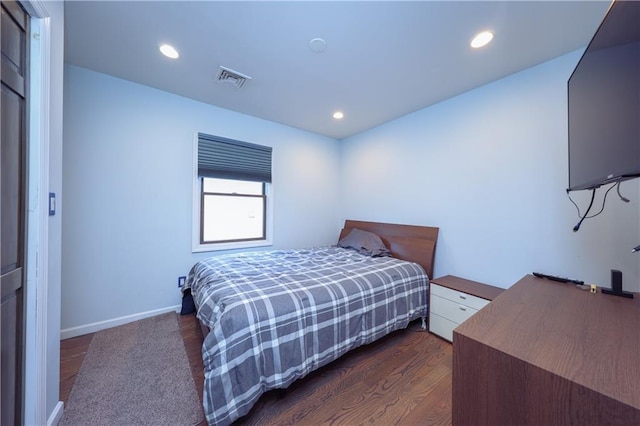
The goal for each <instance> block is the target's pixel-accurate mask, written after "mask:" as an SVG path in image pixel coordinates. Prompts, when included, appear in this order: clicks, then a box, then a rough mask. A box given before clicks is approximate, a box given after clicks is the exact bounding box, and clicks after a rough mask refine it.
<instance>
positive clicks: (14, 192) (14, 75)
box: [0, 0, 28, 426]
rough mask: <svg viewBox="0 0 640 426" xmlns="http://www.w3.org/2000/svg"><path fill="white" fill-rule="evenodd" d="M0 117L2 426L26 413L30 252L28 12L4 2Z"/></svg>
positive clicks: (0, 23) (19, 420) (18, 420)
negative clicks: (26, 309) (26, 306)
mask: <svg viewBox="0 0 640 426" xmlns="http://www.w3.org/2000/svg"><path fill="white" fill-rule="evenodd" d="M1 11H2V18H1V21H0V34H1V35H2V42H1V43H0V45H1V47H2V54H1V60H2V62H1V66H2V68H1V73H0V77H1V78H0V80H1V83H2V84H1V96H2V98H1V102H2V108H0V111H1V113H0V117H1V119H2V121H1V124H0V135H1V142H0V157H1V159H0V179H1V183H0V196H1V199H0V382H1V384H0V424H1V425H2V426H4V425H20V424H22V422H23V416H24V401H23V399H24V395H23V380H24V321H25V320H24V282H25V281H24V279H25V277H24V259H25V253H26V242H25V240H26V232H25V231H26V229H25V220H26V219H25V218H26V199H27V194H26V188H27V185H26V182H27V176H26V152H27V140H26V124H27V123H26V112H27V107H26V99H25V94H26V93H27V87H26V84H25V83H26V76H27V67H28V61H27V57H28V52H27V37H26V34H27V28H26V27H27V23H28V16H27V14H26V13H25V12H24V10H22V8H21V6H20V5H19V4H18V3H17V2H15V1H6V0H2V7H1Z"/></svg>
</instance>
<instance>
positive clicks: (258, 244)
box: [191, 240, 273, 253]
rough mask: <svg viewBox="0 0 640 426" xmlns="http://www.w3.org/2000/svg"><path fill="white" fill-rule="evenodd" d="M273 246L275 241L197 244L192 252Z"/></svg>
mask: <svg viewBox="0 0 640 426" xmlns="http://www.w3.org/2000/svg"><path fill="white" fill-rule="evenodd" d="M272 245H273V241H271V240H260V241H240V242H235V243H218V244H197V245H194V246H193V247H192V249H191V251H192V252H193V253H203V252H207V251H221V250H237V249H247V248H255V247H267V246H272Z"/></svg>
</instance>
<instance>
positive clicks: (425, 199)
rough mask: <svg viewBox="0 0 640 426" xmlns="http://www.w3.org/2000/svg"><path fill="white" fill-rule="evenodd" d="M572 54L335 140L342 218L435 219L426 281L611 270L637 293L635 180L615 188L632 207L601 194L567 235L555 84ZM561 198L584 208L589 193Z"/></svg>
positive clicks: (569, 219)
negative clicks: (431, 276) (436, 232)
mask: <svg viewBox="0 0 640 426" xmlns="http://www.w3.org/2000/svg"><path fill="white" fill-rule="evenodd" d="M579 57H580V52H574V53H571V54H568V55H565V56H563V57H560V58H558V59H555V60H553V61H550V62H547V63H545V64H542V65H540V66H537V67H534V68H530V69H528V70H525V71H523V72H520V73H518V74H514V75H511V76H509V77H507V78H504V79H502V80H499V81H496V82H494V83H492V84H488V85H486V86H483V87H481V88H479V89H476V90H473V91H471V92H468V93H465V94H463V95H460V96H458V97H456V98H453V99H450V100H447V101H445V102H442V103H440V104H438V105H435V106H432V107H430V108H426V109H423V110H420V111H418V112H415V113H413V114H410V115H408V116H405V117H402V118H400V119H397V120H395V121H393V122H389V123H386V124H384V125H382V126H380V127H378V128H375V129H373V130H370V131H368V132H366V133H362V134H359V135H356V136H354V137H351V138H349V139H347V140H344V141H343V142H342V155H341V161H342V177H341V178H342V205H343V207H344V208H343V210H342V215H343V217H345V218H352V219H367V220H378V221H388V222H397V223H407V224H423V225H433V226H439V227H440V236H439V240H438V247H437V251H436V265H435V275H437V276H441V275H446V274H454V275H458V276H462V277H466V278H470V279H475V280H478V281H482V282H486V283H490V284H493V285H497V286H500V287H508V286H510V285H511V284H513V283H515V282H516V281H517V280H518V279H520V278H521V277H522V276H524V275H525V274H527V273H531V272H532V271H541V272H547V273H550V274H556V275H563V276H571V277H575V278H578V279H582V280H584V281H587V282H590V283H591V282H593V283H597V284H598V285H602V286H605V287H608V286H609V285H610V270H611V269H619V270H621V271H622V273H623V286H624V288H625V289H626V290H630V291H640V279H639V278H640V274H639V264H640V259H639V258H638V257H637V254H632V253H631V248H633V247H634V246H636V245H637V244H640V231H639V226H638V225H639V209H638V204H639V203H640V200H639V199H638V182H637V181H629V182H625V183H623V184H622V187H621V188H622V192H623V194H626V196H627V197H629V198H631V199H632V203H630V204H624V203H622V202H621V201H620V200H619V199H618V197H617V195H616V194H615V190H613V191H612V192H611V193H610V194H609V197H608V201H607V205H606V209H605V211H604V213H603V214H602V215H600V216H599V217H596V218H594V219H590V220H586V221H585V222H584V223H583V225H582V228H581V229H580V231H579V232H577V233H574V232H572V228H573V226H574V225H575V224H576V223H577V221H578V216H577V213H576V210H575V208H574V206H573V205H572V204H571V203H570V201H569V200H568V199H567V196H566V194H565V188H566V187H567V181H568V178H567V176H568V171H567V170H568V169H567V162H568V160H567V154H568V148H567V99H566V93H567V89H566V83H567V79H568V78H569V75H570V74H571V72H572V70H573V68H574V67H575V65H576V63H577V61H578V59H579ZM469 72H473V70H469ZM383 101H384V100H381V102H383ZM583 192H584V191H583ZM603 192H604V191H602V190H599V191H598V193H599V195H600V196H601V195H602V193H603ZM573 197H574V199H575V200H576V202H577V203H578V205H579V206H581V208H582V209H583V211H584V209H585V208H586V207H587V205H588V201H589V193H575V195H573ZM599 198H600V197H598V198H597V199H599ZM597 206H599V204H597V203H596V207H597ZM595 211H597V209H595V208H594V210H592V212H591V213H593V212H595Z"/></svg>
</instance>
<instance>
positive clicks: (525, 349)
mask: <svg viewBox="0 0 640 426" xmlns="http://www.w3.org/2000/svg"><path fill="white" fill-rule="evenodd" d="M456 334H460V335H463V336H465V337H467V338H470V339H473V340H476V341H479V342H482V343H483V344H484V345H486V346H489V347H491V348H493V349H495V350H498V351H500V352H504V353H508V354H509V355H511V356H513V357H515V358H518V359H520V360H522V361H524V362H527V363H530V364H532V365H535V366H537V367H539V368H542V369H544V370H547V371H549V372H551V373H553V374H556V375H558V376H561V377H563V378H566V379H569V380H572V381H574V382H576V383H578V384H580V385H582V386H585V387H587V388H589V389H592V390H595V391H597V392H599V393H601V394H603V395H607V396H610V397H612V398H615V399H617V400H620V401H622V402H624V403H626V404H628V405H631V406H633V407H636V408H640V297H638V295H636V298H635V299H626V298H623V297H617V296H609V295H605V294H602V293H600V292H598V293H596V294H592V293H590V292H589V291H585V290H580V289H578V288H576V287H575V286H574V285H571V284H564V283H558V282H554V281H550V280H545V279H540V278H536V277H533V276H532V275H527V276H525V277H524V278H523V279H521V280H520V281H518V282H517V283H516V284H514V285H513V286H512V287H511V288H509V289H507V290H506V291H505V292H504V293H503V294H502V295H501V296H500V297H499V298H497V299H496V300H494V301H493V302H492V303H490V304H489V305H488V306H486V307H485V308H484V309H482V310H481V311H480V312H478V313H477V314H476V315H474V316H473V317H471V318H470V319H469V320H467V321H466V322H464V323H463V324H461V325H460V326H458V327H457V328H456V329H455V331H454V340H453V341H454V351H455V340H456V337H455V335H456Z"/></svg>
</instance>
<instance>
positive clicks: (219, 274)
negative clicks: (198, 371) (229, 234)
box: [185, 247, 429, 424]
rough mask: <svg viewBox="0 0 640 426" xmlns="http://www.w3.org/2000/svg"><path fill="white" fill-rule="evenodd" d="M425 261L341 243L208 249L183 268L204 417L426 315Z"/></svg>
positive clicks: (236, 407)
mask: <svg viewBox="0 0 640 426" xmlns="http://www.w3.org/2000/svg"><path fill="white" fill-rule="evenodd" d="M428 282H429V279H428V277H427V275H426V273H425V272H424V269H422V267H420V266H419V265H417V264H415V263H410V262H405V261H401V260H398V259H394V258H391V257H383V258H371V257H368V256H364V255H361V254H359V253H357V252H356V251H353V250H349V249H343V248H338V247H323V248H318V249H311V250H309V249H306V250H287V251H267V252H252V253H243V254H234V255H224V256H218V257H213V258H210V259H207V260H203V261H201V262H199V263H197V264H196V265H195V266H194V267H193V268H192V269H191V271H190V273H189V276H188V279H187V282H186V284H185V289H186V288H191V292H192V294H193V297H194V301H195V304H196V307H197V308H198V318H199V319H200V320H201V321H203V322H204V323H205V324H206V325H208V326H209V328H210V330H211V332H210V333H209V335H208V336H207V337H206V339H205V341H204V345H203V348H202V355H203V360H204V370H205V386H204V396H203V405H204V410H205V413H206V416H207V421H208V422H209V424H229V423H231V422H233V421H234V420H235V419H237V418H239V417H241V416H243V415H245V414H246V413H248V412H249V410H250V409H251V407H252V406H253V405H254V404H255V403H256V401H257V400H258V398H259V397H260V396H261V395H262V394H263V393H264V392H266V391H267V390H270V389H275V388H286V387H287V386H289V385H290V384H291V383H292V382H293V381H295V380H296V379H299V378H301V377H304V376H305V375H307V374H308V373H310V372H311V371H313V370H316V369H317V368H319V367H321V366H323V365H325V364H328V363H329V362H331V361H333V360H335V359H337V358H338V357H340V356H341V355H343V354H344V353H346V352H348V351H349V350H351V349H354V348H356V347H358V346H361V345H364V344H367V343H370V342H373V341H375V340H376V339H379V338H380V337H382V336H384V335H386V334H388V333H390V332H391V331H394V330H397V329H400V328H405V327H406V326H407V325H408V323H409V322H410V321H412V320H414V319H417V318H420V317H422V318H425V317H426V314H427V302H426V300H427V286H428Z"/></svg>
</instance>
